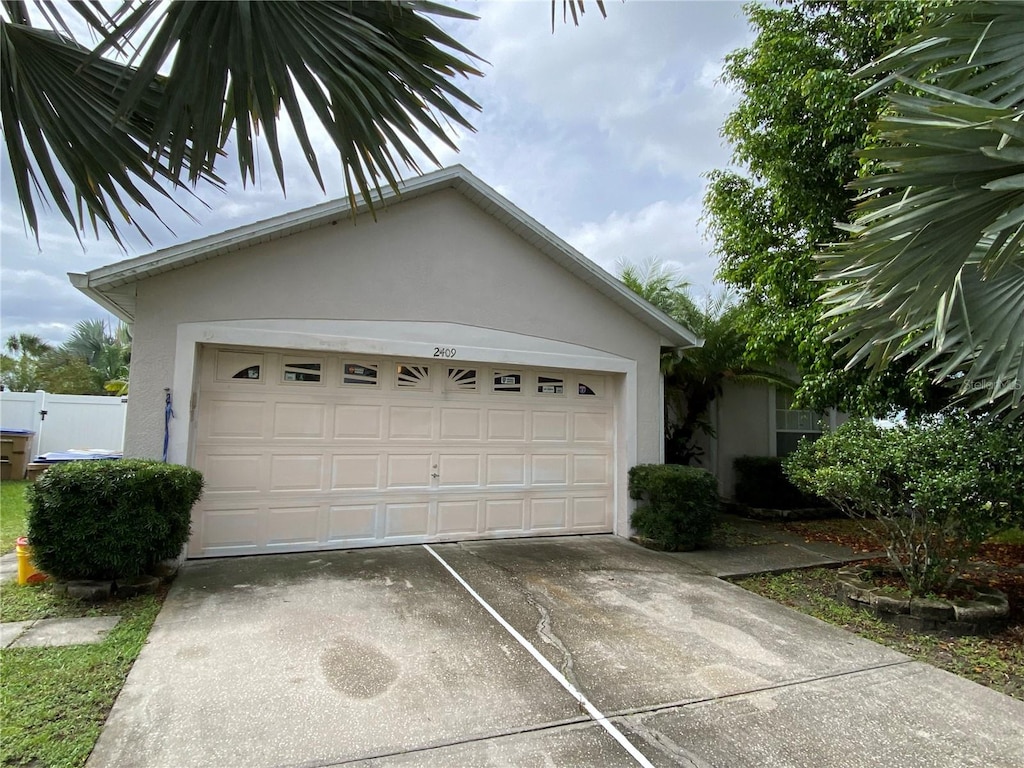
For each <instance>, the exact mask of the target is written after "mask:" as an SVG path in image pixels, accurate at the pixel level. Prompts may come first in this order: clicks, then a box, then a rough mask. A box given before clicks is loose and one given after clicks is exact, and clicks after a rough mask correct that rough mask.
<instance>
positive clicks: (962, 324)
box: [821, 2, 1024, 420]
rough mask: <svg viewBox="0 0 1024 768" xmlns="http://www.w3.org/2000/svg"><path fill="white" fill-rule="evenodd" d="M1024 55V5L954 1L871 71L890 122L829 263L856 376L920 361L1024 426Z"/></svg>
mask: <svg viewBox="0 0 1024 768" xmlns="http://www.w3.org/2000/svg"><path fill="white" fill-rule="evenodd" d="M1022 50H1024V5H1021V4H1020V3H998V2H972V3H953V4H949V5H942V6H939V7H937V8H934V9H933V10H932V11H931V12H930V14H929V16H928V17H927V18H926V21H925V23H924V25H923V26H922V28H921V29H920V30H918V32H917V33H916V34H914V35H913V36H911V37H910V38H909V39H907V40H904V41H902V42H901V44H900V45H899V46H898V47H897V48H896V49H895V50H893V51H892V52H890V53H889V54H887V55H886V56H884V57H882V58H881V59H879V60H878V61H876V62H874V63H873V64H872V65H870V66H869V67H867V68H866V69H864V70H863V71H862V72H861V74H862V75H873V76H878V75H882V77H881V79H879V80H878V81H877V82H876V83H875V84H874V85H873V86H872V87H871V88H870V89H868V91H866V92H865V93H866V94H870V93H875V92H877V91H878V90H880V89H889V90H890V94H889V111H888V113H887V114H885V115H884V116H883V117H882V118H881V119H880V121H879V123H878V130H879V134H880V136H881V139H882V142H881V145H880V146H878V147H876V148H870V149H866V150H864V151H863V152H862V157H863V158H864V160H866V161H869V162H870V163H872V164H873V165H874V167H875V171H874V173H872V174H871V175H869V176H868V177H866V178H864V179H862V180H860V181H857V182H856V183H855V184H854V185H853V186H854V187H855V188H856V189H859V190H861V191H862V197H861V202H860V203H859V205H858V207H857V208H856V218H855V220H854V223H853V225H852V227H850V231H851V234H852V237H851V239H850V241H849V242H847V243H843V244H839V245H836V246H833V247H832V248H831V249H830V250H829V251H828V252H827V253H825V254H823V256H822V262H821V277H822V278H824V279H827V280H829V281H832V286H831V287H830V289H829V290H828V291H827V292H826V293H825V295H824V297H823V301H824V302H825V304H826V306H827V309H828V311H827V313H826V317H833V318H835V319H836V322H837V331H836V332H835V334H834V336H833V337H832V338H833V339H834V340H837V341H840V342H842V343H843V344H844V346H843V354H844V355H846V356H847V357H848V358H849V360H850V362H849V365H851V366H853V365H857V364H861V363H867V364H868V365H870V366H871V367H873V369H875V370H881V369H884V368H885V367H886V366H887V365H889V364H890V363H891V362H892V361H894V360H899V359H911V360H912V359H914V358H915V356H916V357H917V361H916V363H915V364H914V366H915V368H916V369H919V370H926V371H928V372H929V374H930V375H931V376H932V378H933V381H935V382H945V383H947V384H952V385H953V386H955V387H956V388H957V390H958V394H959V405H961V406H963V407H965V408H968V409H970V410H976V411H986V412H988V413H990V415H992V416H993V417H997V418H1002V419H1005V420H1013V419H1015V418H1018V417H1020V416H1022V415H1024V65H1022V63H1021V51H1022ZM896 86H898V88H897V87H896Z"/></svg>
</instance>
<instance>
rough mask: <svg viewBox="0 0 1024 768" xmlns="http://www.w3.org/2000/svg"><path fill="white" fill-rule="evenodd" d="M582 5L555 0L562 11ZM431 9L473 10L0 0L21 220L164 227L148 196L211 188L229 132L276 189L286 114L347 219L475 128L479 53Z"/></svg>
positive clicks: (247, 165) (284, 2)
mask: <svg viewBox="0 0 1024 768" xmlns="http://www.w3.org/2000/svg"><path fill="white" fill-rule="evenodd" d="M596 5H597V7H598V10H599V11H600V13H601V15H602V16H604V15H605V8H604V3H603V0H597V1H596ZM30 7H34V8H35V10H34V11H32V13H30ZM555 8H556V0H551V24H552V30H554V24H555ZM583 8H584V4H583V0H562V15H563V19H564V20H566V21H567V20H568V18H569V17H570V16H571V18H572V21H573V23H574V24H578V23H579V21H580V15H582V13H583ZM33 13H34V14H35V15H33ZM65 16H66V17H67V18H65ZM438 17H451V18H457V19H475V18H476V17H475V16H472V15H471V14H468V13H465V12H464V11H461V10H458V9H455V8H452V7H449V6H446V5H442V4H440V3H436V2H431V1H430V0H334V1H333V2H326V1H324V2H292V1H291V0H263V1H262V2H256V1H255V0H230V1H228V0H223V1H221V2H176V1H172V2H161V3H157V2H152V0H122V2H121V3H120V4H113V5H111V4H109V3H103V2H100V0H83V1H82V2H77V3H67V4H63V5H58V4H56V3H38V4H37V5H36V4H30V3H28V2H27V1H26V0H0V67H2V69H3V73H4V77H3V82H2V85H0V105H2V110H3V132H4V137H5V140H6V143H7V153H8V157H9V162H10V167H11V171H12V175H13V177H14V182H15V187H16V190H17V194H18V199H19V201H20V203H21V207H22V211H23V212H24V216H25V220H26V223H27V224H28V225H29V227H30V229H31V230H32V231H33V232H34V233H35V234H36V237H37V238H38V235H39V222H38V217H37V213H36V208H37V197H38V198H39V199H41V200H42V201H43V202H48V203H52V204H53V205H54V207H55V208H56V209H57V210H58V211H60V213H61V214H62V215H63V217H64V219H65V220H66V221H67V222H68V223H69V224H70V225H71V226H72V227H76V228H77V229H84V228H85V225H86V222H87V221H88V223H90V224H91V225H92V227H93V229H94V230H96V231H97V234H98V228H99V227H100V226H101V225H102V226H103V227H104V228H106V229H107V230H108V231H109V233H110V234H111V235H112V236H113V237H114V239H115V240H117V242H118V243H120V242H121V239H120V232H119V229H118V222H121V223H122V224H123V223H124V222H127V223H128V225H129V226H131V227H135V228H136V229H137V230H138V231H139V232H140V233H141V234H142V236H143V237H145V236H146V235H145V232H144V231H143V230H142V229H141V227H140V225H139V222H138V221H137V220H136V218H135V216H134V215H133V214H132V211H131V209H130V208H129V204H133V205H135V206H138V207H141V208H142V209H144V210H147V211H149V212H150V213H151V214H152V215H153V216H154V217H156V219H157V220H158V221H159V220H160V216H159V214H158V213H157V211H156V208H155V207H154V202H155V201H157V200H164V201H167V202H169V203H171V204H174V205H178V203H176V202H175V199H174V196H173V195H174V194H176V193H179V192H185V193H187V194H191V193H192V192H191V190H192V189H193V188H195V187H196V185H197V184H198V183H199V182H200V181H201V180H205V181H207V182H210V183H212V184H214V185H218V186H219V185H222V181H221V179H220V178H219V177H218V175H217V173H216V165H217V161H218V160H220V159H221V158H223V157H225V156H227V154H228V153H227V151H226V148H227V146H228V144H229V143H230V144H231V145H232V153H233V154H234V155H235V156H236V158H237V161H238V168H239V172H240V175H241V178H242V183H243V185H244V184H246V183H247V182H250V181H251V182H255V181H256V173H257V165H258V163H257V160H258V153H257V150H256V138H257V136H258V135H262V139H263V141H264V143H265V146H266V148H267V150H268V152H269V155H270V159H271V162H272V164H273V166H274V171H275V173H276V174H277V178H278V181H279V182H280V184H281V187H282V189H283V188H284V185H285V181H284V179H285V175H284V174H285V169H284V159H283V156H282V153H281V146H280V139H279V135H278V122H279V120H280V119H281V118H282V117H283V115H282V109H283V110H284V112H286V113H287V115H288V120H289V122H290V123H291V126H292V130H293V131H294V134H295V137H296V138H297V140H298V142H299V145H300V146H301V148H302V151H303V154H304V155H305V158H306V162H307V163H308V164H309V167H310V169H311V170H312V172H313V175H314V176H315V177H316V180H317V182H318V183H319V184H320V187H321V189H323V188H324V181H323V176H322V174H321V170H320V165H319V163H318V161H317V155H316V152H315V150H314V148H313V142H312V140H311V139H310V135H309V132H308V131H307V129H306V122H305V121H306V117H307V115H311V116H313V118H314V119H315V120H316V121H317V122H318V123H320V125H321V126H322V127H323V128H324V129H325V131H326V133H327V135H328V136H329V137H330V139H331V141H332V142H333V143H334V145H335V147H336V148H337V150H338V153H339V157H340V161H341V168H342V171H343V177H344V180H345V186H346V190H347V193H348V197H349V201H350V202H351V203H353V215H355V210H356V208H355V195H356V193H359V194H360V195H362V197H363V199H364V200H365V201H366V203H367V205H368V206H369V208H370V210H371V211H372V210H373V200H374V198H373V194H371V193H376V195H378V197H379V195H380V193H381V185H382V184H387V185H390V186H391V187H392V188H394V189H395V190H396V191H398V186H397V185H398V181H399V179H400V177H401V176H400V172H401V170H402V168H406V169H409V170H412V171H414V172H419V170H420V169H419V166H418V161H417V157H422V158H425V159H426V160H427V161H428V162H431V163H434V164H438V160H437V158H436V157H435V155H434V153H433V152H432V151H431V149H430V145H429V144H428V143H427V138H426V137H428V136H429V137H433V138H435V139H437V140H439V141H441V142H442V143H444V144H445V145H447V146H449V147H451V148H452V149H456V146H455V143H454V140H453V138H452V136H451V135H450V129H452V128H463V129H465V130H470V131H471V130H473V126H472V125H471V124H470V123H469V121H468V120H467V119H466V117H464V116H463V114H462V110H463V109H474V110H478V109H480V105H479V104H477V103H476V102H475V101H474V100H473V99H472V98H470V97H469V96H468V95H467V94H466V93H465V92H464V91H463V90H462V89H461V88H459V87H458V86H457V85H456V81H457V80H458V79H460V78H469V77H470V76H481V75H482V72H481V71H480V70H479V69H477V67H476V66H475V65H474V64H472V63H470V62H471V61H473V60H479V59H478V57H477V56H476V55H475V54H473V52H472V51H470V50H469V49H467V48H466V47H464V46H463V45H462V44H461V43H459V42H458V41H457V40H455V39H453V38H452V37H451V36H450V35H448V34H447V33H445V32H444V30H442V29H441V28H440V27H439V26H438V25H437V24H435V23H434V21H433V19H434V18H438ZM73 27H78V28H83V27H84V28H85V30H86V32H87V33H88V35H83V34H78V35H76V34H74V33H73V31H72V28H73ZM87 36H91V37H90V39H89V41H88V42H89V43H90V45H86V44H84V43H83V42H82V39H83V38H85V37H87ZM62 175H63V176H64V177H66V181H65V179H63V178H62ZM69 193H70V194H69ZM69 198H73V199H69ZM179 207H181V206H180V205H179ZM76 210H77V212H78V213H77V217H76V215H75V211H76ZM182 210H184V209H183V208H182ZM147 239H148V238H147Z"/></svg>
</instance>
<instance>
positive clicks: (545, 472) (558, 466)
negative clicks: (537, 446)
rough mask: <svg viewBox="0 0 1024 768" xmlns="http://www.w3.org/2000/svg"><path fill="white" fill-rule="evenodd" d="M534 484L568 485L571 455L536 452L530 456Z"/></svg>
mask: <svg viewBox="0 0 1024 768" xmlns="http://www.w3.org/2000/svg"><path fill="white" fill-rule="evenodd" d="M530 471H531V478H530V480H531V483H532V484H533V485H568V484H569V457H568V455H566V454H564V453H563V454H558V453H551V454H534V455H533V456H531V457H530Z"/></svg>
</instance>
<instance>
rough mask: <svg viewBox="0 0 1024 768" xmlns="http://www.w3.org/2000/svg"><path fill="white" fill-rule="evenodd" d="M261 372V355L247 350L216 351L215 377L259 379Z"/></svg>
mask: <svg viewBox="0 0 1024 768" xmlns="http://www.w3.org/2000/svg"><path fill="white" fill-rule="evenodd" d="M262 372H263V355H261V354H258V353H256V354H254V353H249V352H227V351H220V352H218V353H217V379H218V380H219V381H230V380H231V379H235V380H243V381H259V380H260V377H261V376H262Z"/></svg>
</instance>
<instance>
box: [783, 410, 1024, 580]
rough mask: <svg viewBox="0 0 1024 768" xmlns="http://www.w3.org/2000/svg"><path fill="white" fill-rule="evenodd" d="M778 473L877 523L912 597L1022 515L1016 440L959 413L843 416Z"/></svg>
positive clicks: (1023, 453) (947, 576)
mask: <svg viewBox="0 0 1024 768" xmlns="http://www.w3.org/2000/svg"><path fill="white" fill-rule="evenodd" d="M785 469H786V472H787V474H788V475H789V477H790V479H791V480H793V482H794V483H795V484H796V485H797V486H798V487H799V488H802V489H804V490H805V491H808V492H813V493H817V494H818V495H820V496H822V497H824V498H826V499H828V500H829V501H831V502H832V503H834V504H835V505H836V506H838V507H839V508H840V509H842V510H843V511H844V512H846V513H847V514H849V515H851V516H852V517H855V518H862V519H863V518H873V519H875V520H877V521H878V522H879V523H881V530H882V533H881V535H880V538H879V541H880V543H881V545H882V546H883V547H884V548H885V551H886V553H887V554H888V556H889V559H890V560H891V561H892V563H893V565H894V566H895V567H896V569H897V570H898V571H899V572H900V574H901V575H902V576H903V578H904V580H905V581H906V583H907V587H908V588H909V589H910V591H911V594H914V595H921V594H926V593H928V592H934V591H942V590H944V589H946V588H948V587H949V586H950V585H951V584H952V583H953V582H954V581H955V580H956V579H957V577H958V576H959V574H960V573H961V571H962V569H963V566H964V565H965V564H966V562H967V560H968V559H969V558H970V556H971V554H973V553H974V551H976V549H977V547H978V545H979V544H981V542H982V541H984V540H985V539H986V538H988V537H989V536H991V535H993V534H994V533H997V532H998V531H1000V530H1003V529H1005V528H1007V527H1009V526H1011V525H1014V524H1019V522H1020V521H1021V519H1022V516H1024V435H1022V434H1021V433H1020V432H1019V431H1017V432H1015V431H1013V430H1012V429H1010V428H1008V427H1000V426H998V425H991V424H985V423H982V422H979V421H977V420H971V419H969V418H967V417H964V416H955V417H946V418H944V419H934V420H931V421H926V422H921V423H916V424H910V425H901V426H896V427H891V428H885V427H879V426H877V425H875V424H874V423H872V422H871V421H867V420H863V419H858V420H852V421H850V422H847V423H846V424H844V425H843V426H842V427H840V428H839V429H837V430H836V431H835V432H833V433H831V434H827V435H824V436H823V437H821V439H819V440H818V441H816V442H814V443H804V444H802V445H801V446H800V448H799V449H798V450H797V451H796V452H795V453H794V454H792V455H791V456H790V457H789V458H788V459H787V461H786V463H785ZM868 530H871V529H868Z"/></svg>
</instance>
